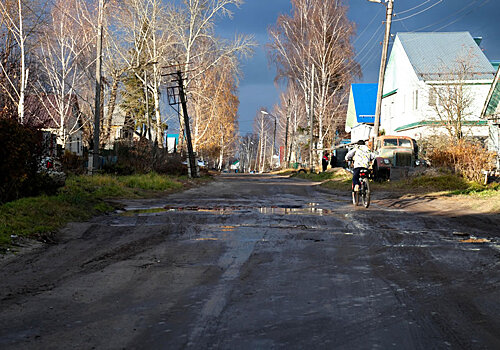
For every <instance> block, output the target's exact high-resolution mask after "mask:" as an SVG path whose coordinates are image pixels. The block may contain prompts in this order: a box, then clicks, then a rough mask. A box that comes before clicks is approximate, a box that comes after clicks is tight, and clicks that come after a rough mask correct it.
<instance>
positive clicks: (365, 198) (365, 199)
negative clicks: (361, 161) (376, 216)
mask: <svg viewBox="0 0 500 350" xmlns="http://www.w3.org/2000/svg"><path fill="white" fill-rule="evenodd" d="M369 177H370V170H369V169H366V168H363V169H361V171H360V172H359V183H360V185H359V190H358V191H354V187H353V189H352V204H354V206H358V205H359V199H360V197H361V202H362V203H363V206H364V207H365V208H368V207H369V206H370V194H371V191H370V182H369V181H368V178H369Z"/></svg>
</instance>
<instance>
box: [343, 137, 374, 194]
mask: <svg viewBox="0 0 500 350" xmlns="http://www.w3.org/2000/svg"><path fill="white" fill-rule="evenodd" d="M374 159H375V155H374V154H373V153H372V152H371V151H370V149H369V148H368V146H366V145H365V141H364V140H359V141H358V142H356V146H355V147H354V148H353V149H351V150H350V151H349V152H347V154H346V156H345V160H346V161H354V170H353V173H352V188H353V190H354V191H358V190H359V173H360V171H361V169H368V168H369V167H370V165H371V164H372V162H373V160H374Z"/></svg>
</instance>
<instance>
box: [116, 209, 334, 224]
mask: <svg viewBox="0 0 500 350" xmlns="http://www.w3.org/2000/svg"><path fill="white" fill-rule="evenodd" d="M250 211H257V212H258V213H260V214H271V215H319V216H323V215H329V214H332V213H333V212H332V211H331V210H329V209H323V208H320V207H319V204H318V203H307V204H306V205H300V204H286V205H275V206H269V207H256V206H247V205H236V206H206V207H205V206H170V205H167V206H165V207H151V208H125V210H118V211H116V213H117V214H120V215H122V216H134V215H139V216H141V215H151V214H157V213H164V212H201V213H215V214H229V213H232V212H237V213H244V212H250ZM225 229H227V230H231V229H234V228H231V227H226V228H225Z"/></svg>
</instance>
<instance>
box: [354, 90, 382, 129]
mask: <svg viewBox="0 0 500 350" xmlns="http://www.w3.org/2000/svg"><path fill="white" fill-rule="evenodd" d="M377 88H378V84H352V95H353V97H354V104H355V106H356V119H357V122H358V123H363V124H370V123H371V124H373V123H374V122H375V108H376V105H377Z"/></svg>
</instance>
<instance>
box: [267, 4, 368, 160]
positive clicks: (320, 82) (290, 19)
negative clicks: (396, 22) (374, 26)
mask: <svg viewBox="0 0 500 350" xmlns="http://www.w3.org/2000/svg"><path fill="white" fill-rule="evenodd" d="M269 34H270V37H271V41H272V42H271V44H270V46H269V49H270V57H271V60H272V61H273V62H274V63H275V64H276V67H277V71H278V75H277V79H278V80H285V81H293V82H294V84H295V85H296V86H297V87H299V88H300V92H301V94H302V95H303V98H304V100H305V101H306V103H304V109H305V114H306V116H307V119H308V121H309V124H310V126H309V128H311V127H312V128H313V134H314V138H315V139H314V141H315V142H314V143H315V146H316V148H319V149H322V148H323V147H324V146H325V139H327V138H328V135H331V134H332V133H333V132H334V129H335V128H336V127H338V126H339V124H340V122H339V120H338V119H339V118H342V116H343V115H344V111H345V108H346V99H347V97H348V88H347V87H348V85H349V83H350V82H351V80H352V76H353V75H355V74H358V72H359V66H358V65H357V64H356V62H354V60H353V57H354V52H353V48H352V45H351V42H350V41H351V37H352V36H353V35H354V26H353V24H352V23H351V22H350V21H349V20H348V19H347V7H346V6H344V5H343V1H340V0H336V1H325V2H318V1H312V0H292V14H291V16H288V15H282V16H280V17H279V18H278V21H277V24H276V26H275V27H274V28H272V29H271V30H270V31H269ZM311 120H314V123H313V124H311ZM319 162H320V154H319V152H318V154H317V156H316V159H315V161H314V163H316V164H318V163H319Z"/></svg>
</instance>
